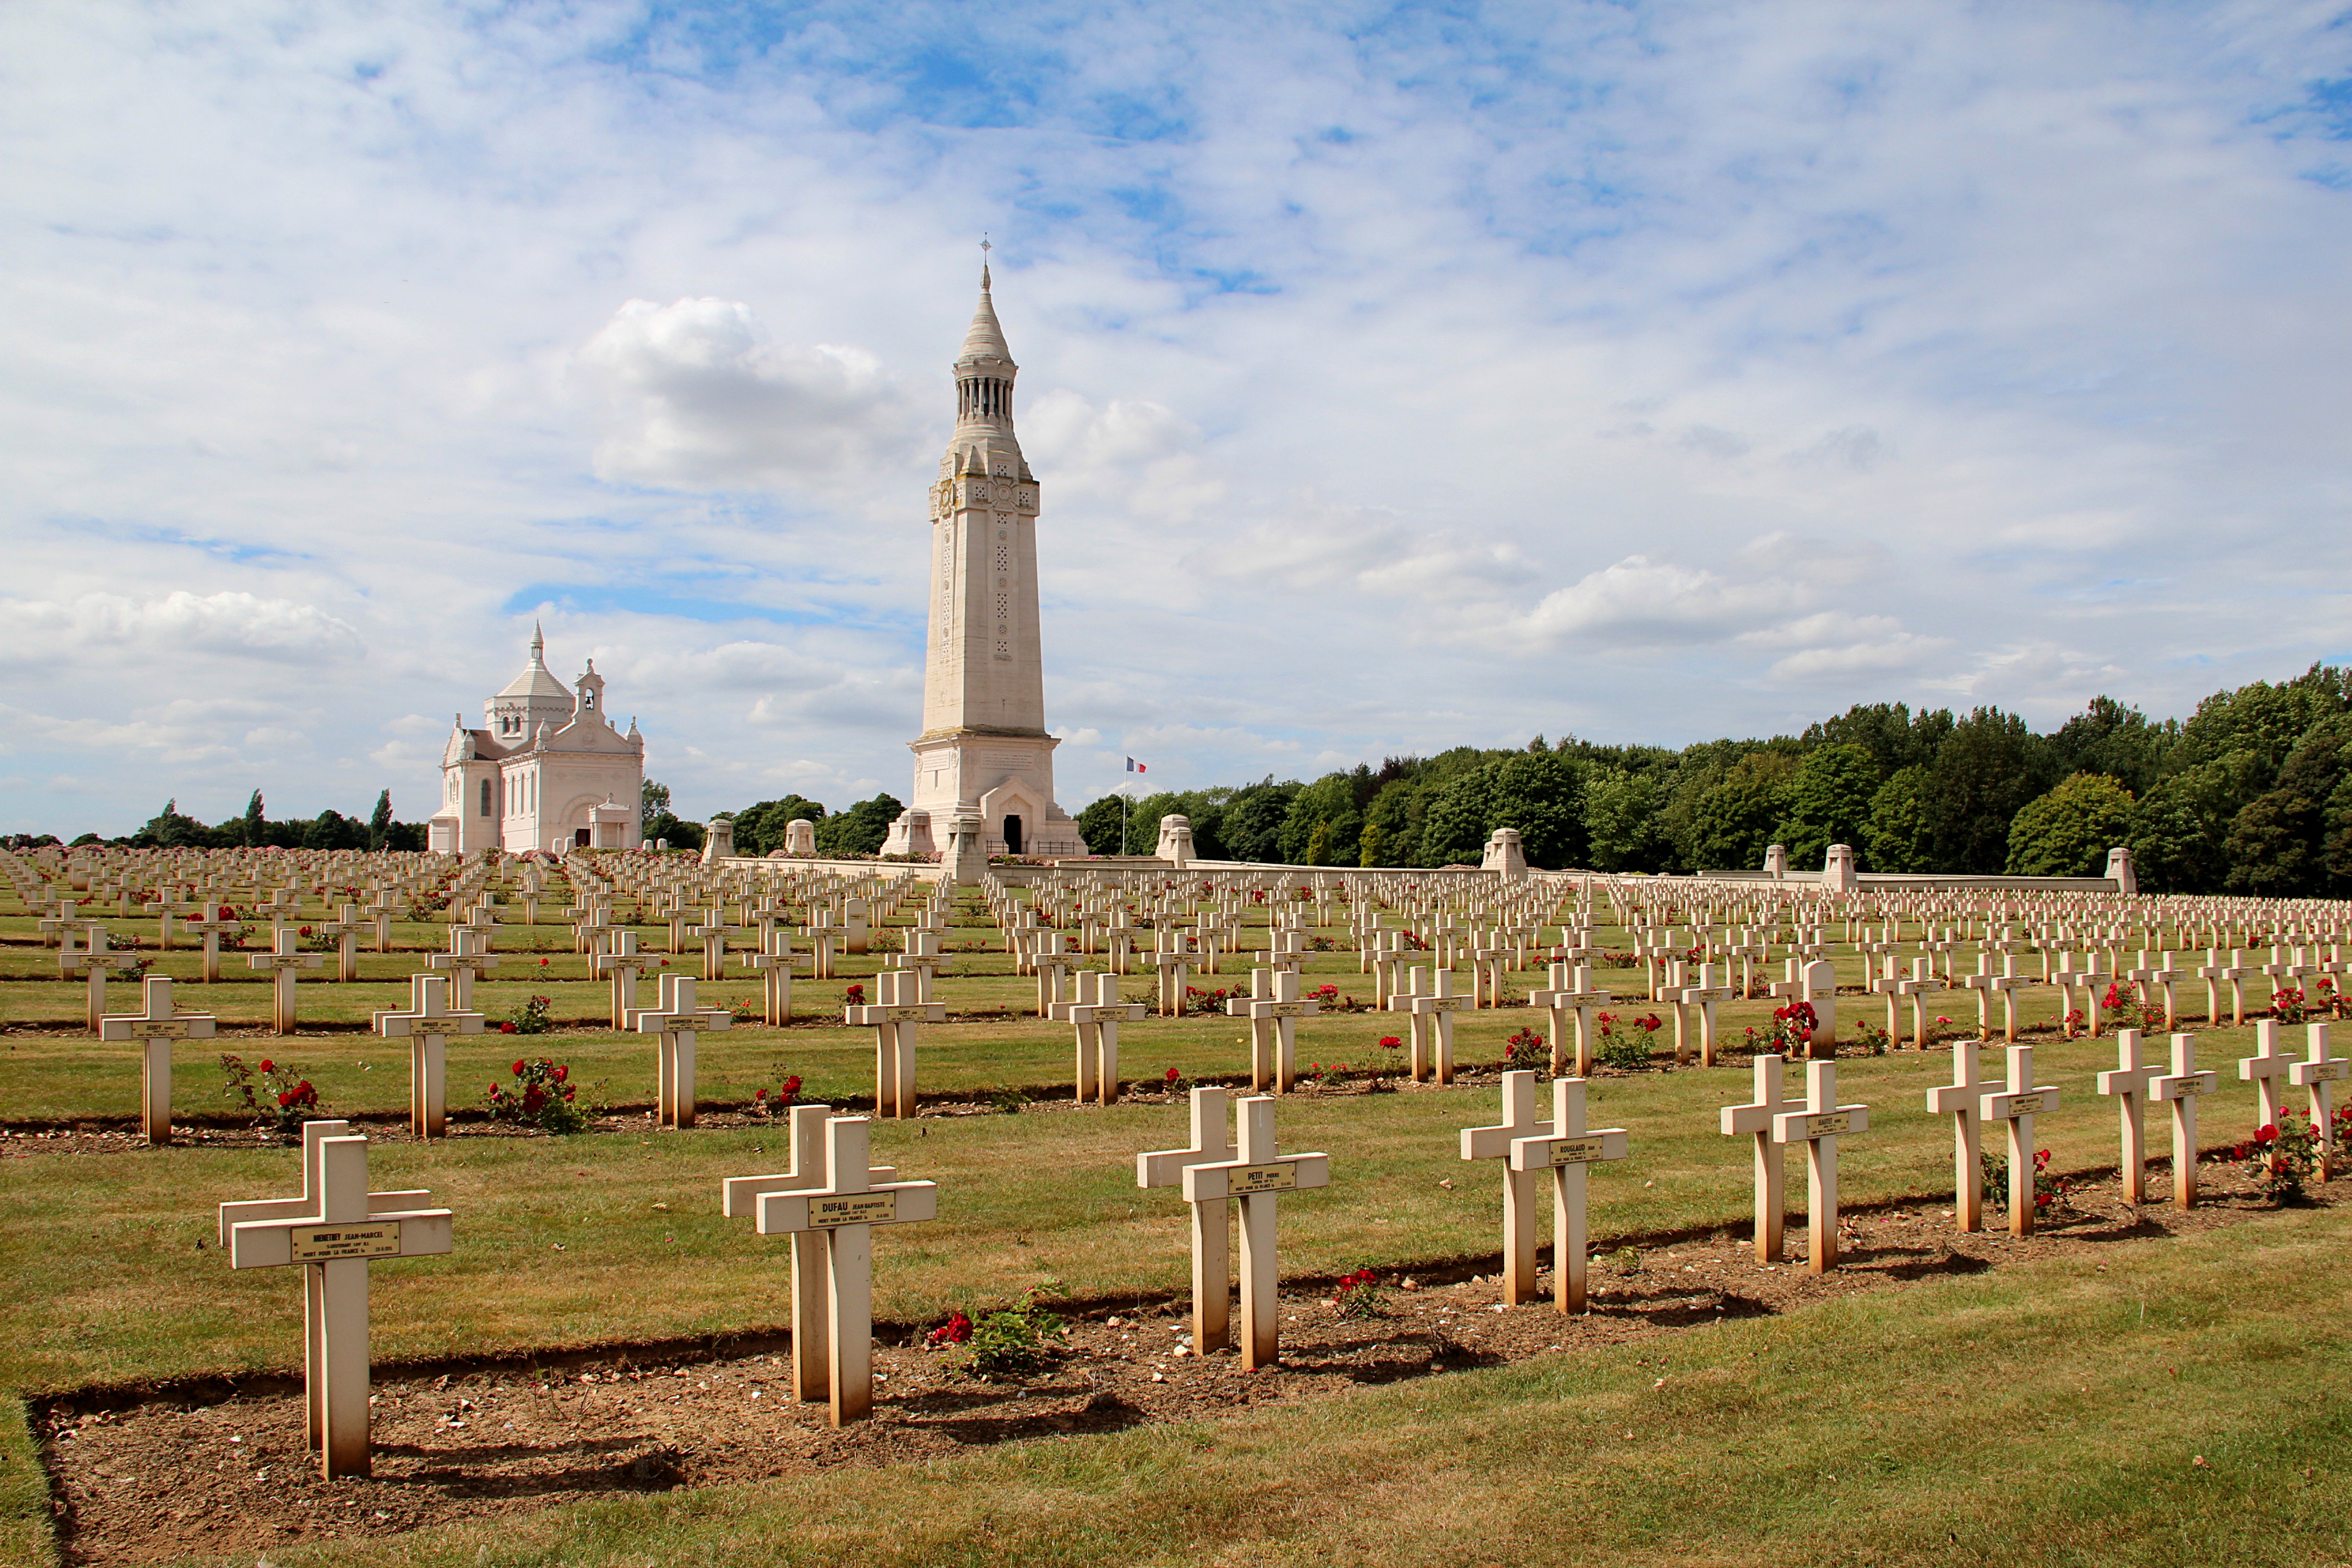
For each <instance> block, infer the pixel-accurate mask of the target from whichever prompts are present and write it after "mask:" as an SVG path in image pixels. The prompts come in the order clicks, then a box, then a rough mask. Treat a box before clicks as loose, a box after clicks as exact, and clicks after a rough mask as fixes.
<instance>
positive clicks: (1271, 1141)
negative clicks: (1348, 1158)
mask: <svg viewBox="0 0 2352 1568" xmlns="http://www.w3.org/2000/svg"><path fill="white" fill-rule="evenodd" d="M1275 1105H1276V1101H1275V1100H1273V1099H1272V1098H1270V1097H1268V1096H1265V1095H1255V1096H1252V1097H1251V1098H1249V1099H1247V1100H1243V1101H1242V1102H1241V1104H1240V1106H1239V1107H1238V1111H1239V1116H1240V1121H1241V1136H1240V1137H1239V1138H1238V1139H1236V1140H1235V1144H1236V1147H1237V1149H1238V1151H1239V1152H1238V1154H1237V1156H1236V1157H1235V1158H1234V1159H1233V1160H1230V1161H1218V1162H1215V1163H1210V1164H1202V1165H1189V1166H1187V1167H1185V1170H1184V1201H1185V1202H1186V1203H1189V1204H1193V1205H1201V1204H1219V1205H1222V1204H1223V1203H1224V1201H1225V1200H1227V1199H1228V1198H1239V1199H1241V1201H1242V1224H1241V1232H1242V1365H1243V1367H1244V1369H1245V1370H1247V1371H1250V1372H1255V1371H1256V1370H1257V1369H1258V1368H1260V1367H1262V1366H1272V1365H1273V1364H1275V1362H1276V1358H1277V1357H1278V1356H1279V1354H1280V1345H1279V1339H1278V1332H1279V1331H1278V1330H1277V1328H1276V1321H1275V1318H1276V1311H1275V1286H1276V1273H1275V1203H1276V1198H1275V1194H1276V1193H1286V1192H1305V1191H1307V1190H1308V1189H1310V1188H1315V1187H1324V1186H1328V1185H1330V1183H1331V1157H1330V1156H1329V1155H1328V1154H1287V1155H1286V1154H1283V1153H1280V1152H1278V1146H1277V1145H1276V1142H1275V1135H1274V1108H1275ZM1193 1234H1194V1235H1195V1236H1198V1235H1199V1234H1200V1233H1199V1231H1198V1229H1197V1228H1196V1229H1195V1230H1194V1233H1193Z"/></svg>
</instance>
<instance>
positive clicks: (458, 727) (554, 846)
mask: <svg viewBox="0 0 2352 1568" xmlns="http://www.w3.org/2000/svg"><path fill="white" fill-rule="evenodd" d="M546 652H547V644H546V639H545V638H544V637H541V635H540V633H539V629H538V628H537V627H535V626H534V627H533V628H532V629H531V637H530V663H529V664H527V665H525V666H524V667H523V671H522V673H521V674H520V675H518V676H516V677H515V678H514V679H512V680H510V681H509V682H507V684H506V686H505V688H504V689H501V690H500V691H499V693H498V695H497V696H495V697H492V698H491V699H490V700H488V701H487V702H485V703H484V704H483V705H482V721H483V722H482V727H481V728H480V729H478V730H475V729H468V728H467V725H466V721H465V716H464V715H463V714H459V715H458V716H457V723H456V724H455V725H454V726H453V727H452V729H451V731H450V733H449V743H448V745H447V746H446V748H444V749H443V751H442V753H441V809H440V811H439V812H438V813H436V815H435V816H434V817H433V819H432V821H431V822H430V823H428V824H427V825H426V835H427V839H426V842H427V847H430V848H432V849H435V850H437V851H441V852H444V853H450V854H465V853H467V851H470V850H475V849H488V848H494V847H495V848H499V849H506V850H509V851H512V852H514V853H517V854H520V853H521V852H522V851H524V850H526V849H547V850H559V851H560V850H562V849H566V848H570V847H575V846H577V847H597V848H605V849H631V848H635V847H636V845H637V842H638V834H637V810H638V801H639V798H640V796H641V795H642V794H643V792H644V788H645V778H646V742H645V738H644V737H643V736H641V735H639V734H638V733H637V721H635V720H634V719H632V720H630V721H629V728H628V731H627V732H626V733H623V732H622V731H618V730H616V729H614V727H613V723H612V721H611V720H610V719H608V718H607V717H606V716H605V712H604V677H603V676H601V675H599V674H597V673H596V662H595V660H593V659H591V660H589V661H588V668H587V669H586V671H585V672H584V673H583V674H582V675H581V676H580V678H579V679H577V680H575V681H574V682H573V683H572V686H571V687H570V688H568V689H567V688H566V687H565V686H564V684H563V683H562V681H560V680H558V679H555V677H554V675H553V674H551V672H550V671H549V669H548V668H547V662H546Z"/></svg>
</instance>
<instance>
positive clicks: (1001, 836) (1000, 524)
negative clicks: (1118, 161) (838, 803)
mask: <svg viewBox="0 0 2352 1568" xmlns="http://www.w3.org/2000/svg"><path fill="white" fill-rule="evenodd" d="M1019 368H1020V367H1019V366H1017V365H1015V364H1014V363H1013V354H1012V351H1011V350H1010V349H1009V348H1007V347H1006V345H1005V342H1004V332H1003V328H1001V327H1000V326H998V324H997V321H996V307H995V304H994V302H993V301H992V300H991V298H990V294H989V276H988V269H987V268H982V269H981V275H980V308H979V310H977V311H976V312H975V313H974V314H973V316H972V320H971V331H969V332H967V333H966V334H965V336H964V341H963V352H962V353H961V354H959V355H958V356H957V358H956V363H955V377H956V403H957V418H956V428H955V435H954V436H953V437H952V438H950V441H949V442H948V449H947V455H946V456H945V457H943V458H940V478H939V482H938V483H937V484H935V485H933V486H932V487H931V495H930V516H931V542H930V548H931V600H930V638H929V654H928V656H927V658H926V660H925V664H924V670H923V732H922V734H921V735H920V736H919V737H917V738H916V739H915V740H914V741H912V742H908V745H909V748H910V749H911V750H912V751H913V752H914V753H915V787H914V792H913V795H912V796H911V797H910V799H909V801H908V811H907V812H906V813H905V814H904V815H903V816H900V818H899V820H898V822H897V823H895V824H894V825H893V826H892V827H891V829H890V836H889V838H888V839H887V841H886V842H885V843H884V845H883V850H884V852H885V853H886V854H898V855H904V854H909V853H919V852H920V851H921V849H923V848H925V847H938V846H939V840H940V837H941V827H942V825H945V824H947V823H949V822H950V821H951V820H952V819H953V818H954V817H955V816H957V815H958V814H959V813H977V814H978V816H979V817H980V819H981V823H982V826H981V834H980V842H981V847H982V848H983V849H985V851H986V852H987V853H989V854H992V855H995V854H1022V855H1083V854H1085V853H1086V852H1087V847H1086V841H1085V840H1084V839H1083V838H1081V837H1078V825H1077V823H1076V822H1075V821H1073V820H1072V819H1071V817H1070V815H1069V814H1068V813H1067V812H1066V811H1064V810H1063V809H1062V807H1061V805H1060V804H1059V803H1058V802H1056V801H1055V798H1054V748H1055V746H1056V745H1059V744H1060V742H1058V741H1056V740H1055V738H1054V737H1053V736H1051V735H1049V734H1047V733H1046V732H1045V655H1044V651H1043V647H1042V645H1041V643H1040V639H1039V635H1038V617H1037V492H1038V485H1037V477H1036V476H1035V475H1034V474H1033V473H1031V472H1030V471H1029V465H1028V463H1027V462H1026V461H1024V459H1023V458H1022V456H1021V444H1020V442H1019V441H1018V440H1017V439H1016V438H1015V437H1014V436H1013V378H1014V376H1015V375H1016V374H1018V373H1019ZM918 814H922V815H921V816H918ZM921 828H928V829H929V837H930V838H931V845H930V846H923V845H921V844H919V839H920V838H921V837H924V835H923V834H922V833H921V832H919V829H921Z"/></svg>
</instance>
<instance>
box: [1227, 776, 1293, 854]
mask: <svg viewBox="0 0 2352 1568" xmlns="http://www.w3.org/2000/svg"><path fill="white" fill-rule="evenodd" d="M1298 790H1299V785H1298V784H1296V783H1291V784H1276V783H1275V782H1274V775H1273V774H1272V773H1268V774H1267V775H1266V776H1265V779H1264V780H1263V781H1261V782H1260V783H1257V784H1249V785H1247V786H1245V787H1244V788H1241V789H1237V790H1235V791H1234V795H1233V799H1232V800H1230V801H1228V802H1227V803H1226V805H1225V810H1224V816H1223V824H1222V826H1223V835H1224V847H1225V852H1226V857H1227V858H1231V859H1234V860H1264V861H1279V860H1280V859H1281V858H1282V826H1283V824H1284V823H1285V822H1286V821H1287V820H1288V818H1289V816H1290V803H1291V801H1292V799H1293V798H1294V797H1295V796H1296V795H1297V793H1298Z"/></svg>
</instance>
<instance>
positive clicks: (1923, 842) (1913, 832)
mask: <svg viewBox="0 0 2352 1568" xmlns="http://www.w3.org/2000/svg"><path fill="white" fill-rule="evenodd" d="M1926 795H1927V769H1926V768H1924V767H1920V766H1917V765H1916V764H1915V765H1913V766H1911V767H1904V768H1897V769H1895V772H1894V773H1890V774H1888V775H1887V779H1886V782H1885V784H1880V785H1879V786H1878V791H1877V793H1876V794H1875V795H1872V796H1871V797H1870V820H1869V822H1868V823H1866V824H1865V825H1864V827H1863V830H1862V837H1863V853H1864V854H1865V855H1867V856H1869V857H1870V866H1871V868H1872V869H1873V870H1875V871H1898V872H1900V871H1926V870H1928V869H1930V868H1933V867H1934V865H1935V859H1934V856H1935V845H1934V842H1933V840H1932V839H1931V838H1930V837H1929V835H1928V832H1927V806H1926V804H1925V796H1926Z"/></svg>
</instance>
